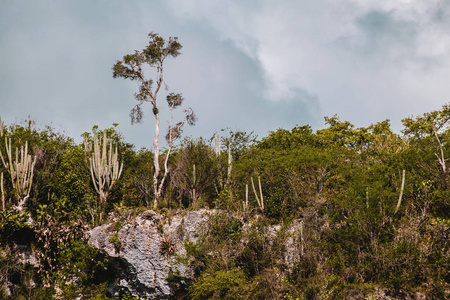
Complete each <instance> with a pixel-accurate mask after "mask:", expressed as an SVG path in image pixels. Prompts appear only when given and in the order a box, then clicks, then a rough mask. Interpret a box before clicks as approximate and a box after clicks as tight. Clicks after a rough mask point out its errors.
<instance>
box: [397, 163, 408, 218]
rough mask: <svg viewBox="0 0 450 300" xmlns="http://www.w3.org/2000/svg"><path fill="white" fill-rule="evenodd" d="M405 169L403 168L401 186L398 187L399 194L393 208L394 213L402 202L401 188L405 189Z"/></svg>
mask: <svg viewBox="0 0 450 300" xmlns="http://www.w3.org/2000/svg"><path fill="white" fill-rule="evenodd" d="M405 172H406V171H405V170H403V175H402V186H401V188H400V196H399V197H398V202H397V207H396V208H395V213H397V212H398V210H399V209H400V205H401V204H402V197H403V190H404V189H405Z"/></svg>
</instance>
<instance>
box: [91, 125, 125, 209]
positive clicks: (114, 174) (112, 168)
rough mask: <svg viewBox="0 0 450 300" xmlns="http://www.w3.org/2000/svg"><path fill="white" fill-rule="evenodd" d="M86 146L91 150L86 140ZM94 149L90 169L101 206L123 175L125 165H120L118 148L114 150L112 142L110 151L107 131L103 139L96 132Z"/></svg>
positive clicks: (110, 142) (104, 132)
mask: <svg viewBox="0 0 450 300" xmlns="http://www.w3.org/2000/svg"><path fill="white" fill-rule="evenodd" d="M84 146H85V149H86V151H90V150H91V145H90V144H89V143H88V142H87V141H86V140H85V141H84ZM93 148H94V149H93V150H94V152H93V153H92V156H91V157H90V158H89V169H90V171H91V176H92V182H93V183H94V188H95V191H96V192H97V193H98V194H99V196H100V204H104V203H105V202H106V198H107V197H108V193H109V191H110V189H111V187H112V186H113V185H114V183H115V182H116V181H117V180H118V179H119V177H120V175H121V174H122V168H123V163H121V164H120V165H119V156H118V152H117V147H116V148H114V149H113V143H112V141H109V150H108V138H107V137H106V131H103V139H102V138H101V137H99V136H98V134H97V132H95V131H94V143H93Z"/></svg>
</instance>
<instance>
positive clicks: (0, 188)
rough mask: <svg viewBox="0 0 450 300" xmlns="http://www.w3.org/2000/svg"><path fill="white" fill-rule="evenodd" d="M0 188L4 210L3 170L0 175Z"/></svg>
mask: <svg viewBox="0 0 450 300" xmlns="http://www.w3.org/2000/svg"><path fill="white" fill-rule="evenodd" d="M0 190H1V192H2V209H3V210H5V190H4V188H3V172H2V173H1V175H0Z"/></svg>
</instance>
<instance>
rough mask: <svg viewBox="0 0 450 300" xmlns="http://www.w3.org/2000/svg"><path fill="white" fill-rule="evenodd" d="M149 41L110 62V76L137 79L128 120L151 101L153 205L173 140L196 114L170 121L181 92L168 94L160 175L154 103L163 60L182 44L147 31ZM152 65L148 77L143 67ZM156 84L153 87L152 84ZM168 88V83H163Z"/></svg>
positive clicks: (189, 111) (161, 80)
mask: <svg viewBox="0 0 450 300" xmlns="http://www.w3.org/2000/svg"><path fill="white" fill-rule="evenodd" d="M148 36H149V38H150V41H149V44H148V46H147V47H146V48H144V49H143V50H142V51H140V52H139V51H135V53H134V54H128V55H125V56H124V57H123V60H121V61H117V62H116V64H115V65H114V66H113V77H114V78H116V77H122V78H127V79H131V80H137V81H138V82H139V92H138V93H135V95H134V96H135V98H136V100H138V102H139V103H138V104H136V105H135V106H134V107H133V108H132V109H131V112H130V117H131V123H135V122H140V121H141V120H142V117H143V111H142V108H141V106H142V104H143V103H144V102H149V103H150V104H151V105H152V112H153V116H154V118H155V135H154V137H153V148H154V153H153V163H154V166H155V173H154V174H153V192H154V206H155V207H156V205H157V204H158V201H159V198H160V197H161V193H162V188H163V186H164V182H165V180H166V178H167V174H168V173H169V169H168V166H167V161H168V159H169V155H170V152H171V149H172V146H173V141H174V140H176V139H177V138H178V137H179V136H180V133H181V128H182V127H183V125H184V123H185V122H186V121H187V122H188V124H190V125H193V124H194V122H195V115H194V112H193V111H192V109H190V108H189V109H186V110H185V111H184V113H185V117H184V119H183V120H182V121H181V122H179V123H177V124H175V125H173V110H174V109H175V108H176V107H178V106H180V105H181V104H182V102H183V97H182V96H181V94H174V93H171V94H169V95H168V96H167V103H168V105H169V108H170V114H171V118H170V125H169V130H168V133H167V135H166V140H167V142H168V144H169V149H168V151H167V152H166V155H165V159H164V174H163V175H162V177H161V178H160V171H161V168H160V165H159V109H158V104H157V96H158V92H159V91H160V89H161V87H162V85H163V83H164V61H165V59H166V58H167V57H177V56H178V55H180V49H181V48H182V46H181V44H180V43H179V42H178V39H177V38H176V37H175V38H173V37H170V38H169V40H168V41H166V40H164V39H163V38H162V37H160V36H159V35H158V34H156V33H153V32H152V33H150V34H149V35H148ZM145 67H151V68H153V69H156V77H155V78H156V80H155V81H154V80H153V79H147V78H146V76H145V74H144V68H145ZM154 83H155V86H154V87H153V84H154ZM166 89H167V86H166Z"/></svg>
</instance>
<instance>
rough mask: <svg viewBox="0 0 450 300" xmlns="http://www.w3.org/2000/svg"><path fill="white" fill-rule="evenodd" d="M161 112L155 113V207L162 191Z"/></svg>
mask: <svg viewBox="0 0 450 300" xmlns="http://www.w3.org/2000/svg"><path fill="white" fill-rule="evenodd" d="M158 143H159V114H158V113H156V114H155V137H154V138H153V148H154V150H155V153H154V155H153V164H154V165H155V173H154V174H153V191H154V193H155V200H154V202H153V208H156V207H157V205H158V201H159V196H160V191H158V176H159V144H158Z"/></svg>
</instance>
